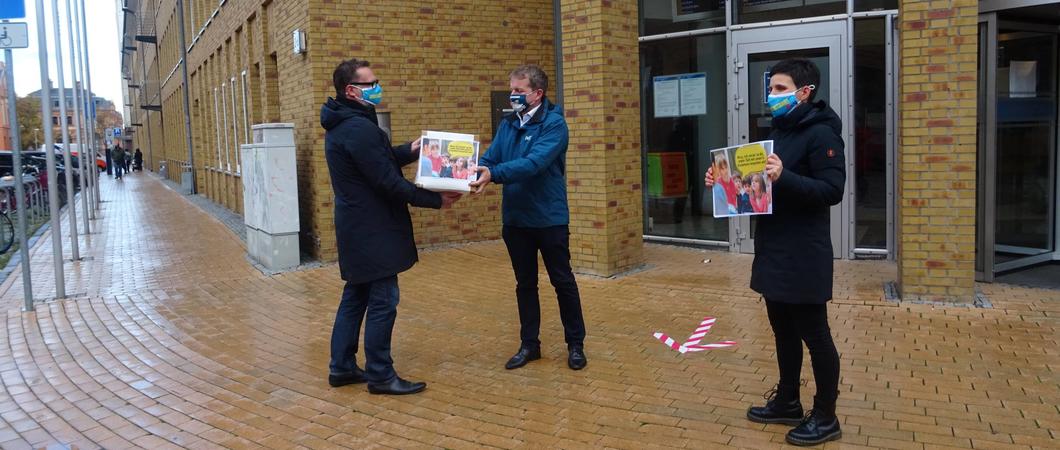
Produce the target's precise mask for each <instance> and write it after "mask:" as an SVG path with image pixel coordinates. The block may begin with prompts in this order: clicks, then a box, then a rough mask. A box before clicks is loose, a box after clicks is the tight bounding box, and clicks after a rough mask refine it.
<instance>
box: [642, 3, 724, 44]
mask: <svg viewBox="0 0 1060 450" xmlns="http://www.w3.org/2000/svg"><path fill="white" fill-rule="evenodd" d="M724 26H725V0H640V35H641V36H650V35H653V34H663V33H673V32H677V31H688V30H697V29H702V28H714V27H724Z"/></svg>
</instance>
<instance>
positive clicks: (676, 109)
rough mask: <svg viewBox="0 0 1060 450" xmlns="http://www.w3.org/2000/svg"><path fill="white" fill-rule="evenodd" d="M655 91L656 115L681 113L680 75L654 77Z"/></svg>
mask: <svg viewBox="0 0 1060 450" xmlns="http://www.w3.org/2000/svg"><path fill="white" fill-rule="evenodd" d="M652 81H653V84H654V88H655V89H654V91H655V117H677V116H680V115H681V85H680V83H681V78H680V76H678V75H668V76H664V77H655V78H652Z"/></svg>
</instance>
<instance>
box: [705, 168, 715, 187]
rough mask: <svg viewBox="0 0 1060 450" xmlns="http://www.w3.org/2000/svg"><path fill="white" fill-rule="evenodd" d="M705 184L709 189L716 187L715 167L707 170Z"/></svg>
mask: <svg viewBox="0 0 1060 450" xmlns="http://www.w3.org/2000/svg"><path fill="white" fill-rule="evenodd" d="M703 184H705V185H707V187H714V167H711V168H709V169H707V174H706V175H704V176H703Z"/></svg>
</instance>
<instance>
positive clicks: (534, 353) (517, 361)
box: [504, 345, 541, 370]
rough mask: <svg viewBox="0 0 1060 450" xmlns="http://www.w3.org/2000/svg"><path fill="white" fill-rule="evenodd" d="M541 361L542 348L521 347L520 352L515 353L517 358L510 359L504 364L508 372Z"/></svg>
mask: <svg viewBox="0 0 1060 450" xmlns="http://www.w3.org/2000/svg"><path fill="white" fill-rule="evenodd" d="M539 359H541V347H527V346H525V345H524V346H522V347H519V351H517V352H515V356H512V359H509V360H508V362H507V363H505V364H504V368H505V369H508V370H512V369H518V368H520V367H523V366H525V365H526V363H528V362H530V361H537V360H539Z"/></svg>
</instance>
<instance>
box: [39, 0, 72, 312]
mask: <svg viewBox="0 0 1060 450" xmlns="http://www.w3.org/2000/svg"><path fill="white" fill-rule="evenodd" d="M47 35H48V33H47V27H46V26H45V22H44V0H37V51H38V55H39V57H40V86H41V89H40V92H41V95H40V97H41V99H40V117H41V121H42V122H43V123H42V126H41V128H44V130H43V131H44V156H45V164H46V165H47V171H48V211H49V214H50V219H51V228H52V229H51V235H52V264H53V265H54V270H55V297H56V298H63V297H66V279H65V276H64V273H63V238H62V221H61V220H59V189H58V188H59V186H58V184H57V180H58V177H56V176H55V144H54V139H53V134H52V127H51V117H52V96H51V90H52V89H51V87H52V86H51V82H50V81H49V80H48V36H47Z"/></svg>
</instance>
